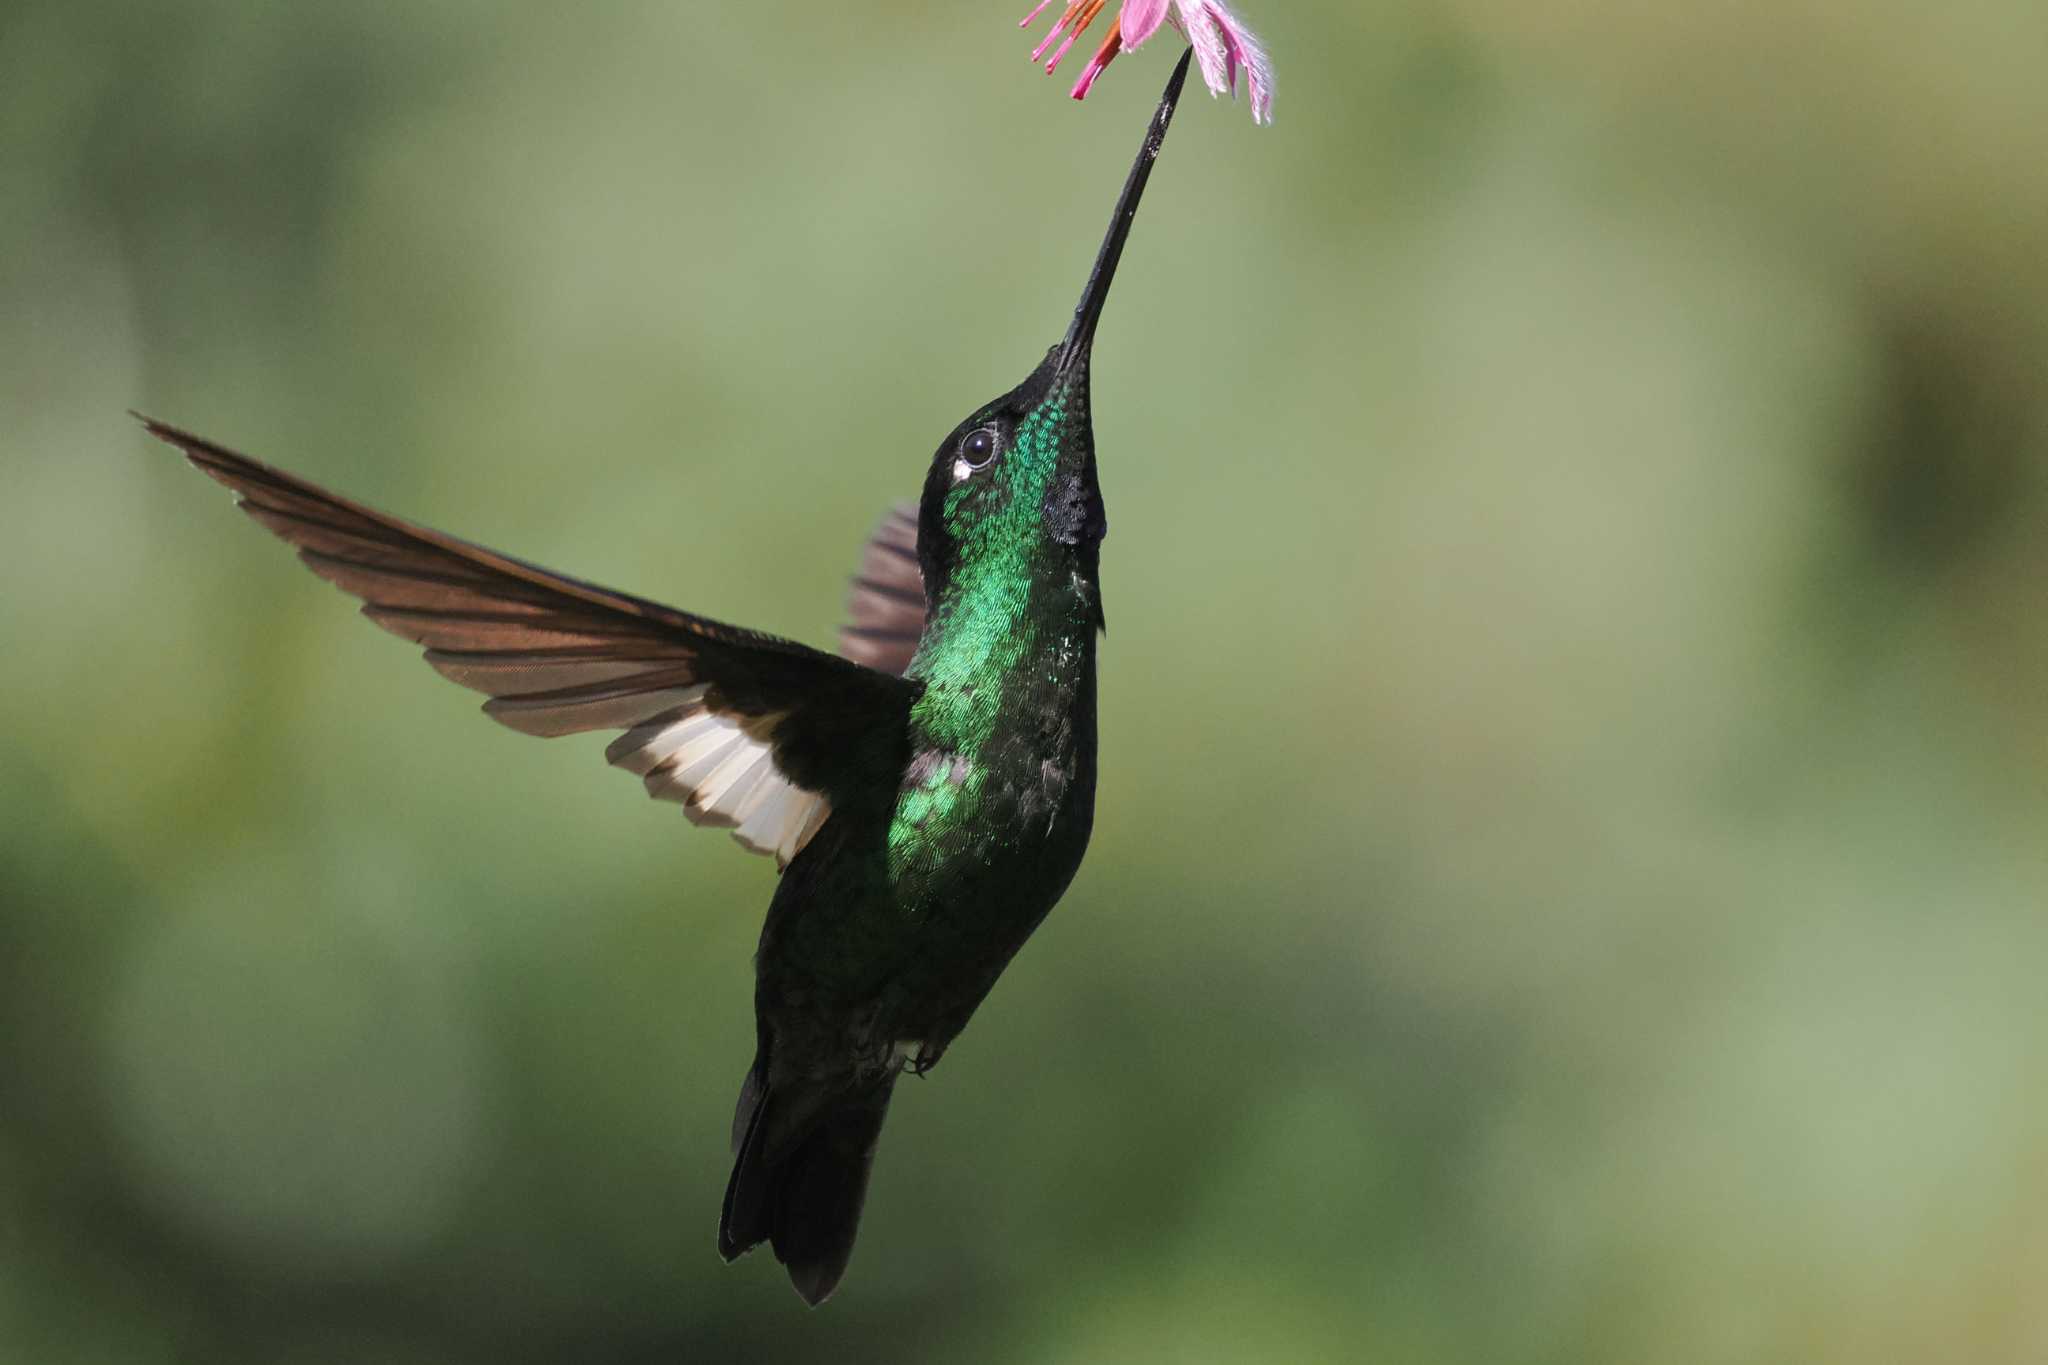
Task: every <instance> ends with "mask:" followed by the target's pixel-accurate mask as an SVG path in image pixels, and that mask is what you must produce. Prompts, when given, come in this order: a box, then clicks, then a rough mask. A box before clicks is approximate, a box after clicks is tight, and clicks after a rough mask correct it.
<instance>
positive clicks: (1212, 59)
mask: <svg viewBox="0 0 2048 1365" xmlns="http://www.w3.org/2000/svg"><path fill="white" fill-rule="evenodd" d="M1174 5H1175V7H1176V8H1177V9H1179V10H1180V31H1181V32H1182V33H1185V34H1186V35H1187V39H1188V45H1189V46H1190V47H1192V48H1194V50H1195V64H1196V65H1198V66H1200V67H1201V68H1202V84H1204V85H1206V86H1208V87H1209V93H1210V94H1212V95H1220V94H1222V93H1223V92H1224V91H1226V90H1228V89H1230V49H1229V48H1227V47H1225V46H1224V44H1223V31H1222V30H1221V29H1219V28H1218V27H1217V26H1216V20H1215V18H1214V16H1212V15H1211V14H1210V13H1209V9H1210V7H1209V5H1208V3H1207V0H1174Z"/></svg>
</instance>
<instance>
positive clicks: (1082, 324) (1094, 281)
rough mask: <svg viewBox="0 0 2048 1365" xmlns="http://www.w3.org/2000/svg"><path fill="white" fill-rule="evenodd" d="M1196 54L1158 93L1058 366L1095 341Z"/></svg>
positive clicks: (1183, 59) (1183, 57) (1188, 55)
mask: <svg viewBox="0 0 2048 1365" xmlns="http://www.w3.org/2000/svg"><path fill="white" fill-rule="evenodd" d="M1194 55H1195V50H1194V49H1193V48H1189V49H1188V50H1187V51H1185V52H1183V53H1181V54H1180V63H1179V65H1177V66H1175V67H1174V68H1173V76H1172V78H1171V79H1169V80H1168V81H1167V82H1166V93H1165V94H1164V95H1161V96H1160V97H1159V108H1158V109H1157V110H1156V111H1154V113H1153V115H1152V122H1151V124H1150V125H1149V126H1148V127H1147V128H1146V129H1145V141H1144V142H1143V143H1142V144H1140V145H1139V147H1138V159H1137V160H1136V161H1134V162H1132V163H1131V174H1130V177H1129V178H1128V179H1126V180H1125V181H1124V192H1123V193H1122V194H1121V195H1119V196H1118V197H1117V201H1116V213H1115V214H1114V215H1112V216H1111V218H1110V220H1109V232H1108V234H1107V235H1105V236H1104V237H1103V239H1102V250H1101V251H1099V252H1097V253H1096V255H1095V269H1094V270H1092V271H1090V272H1089V275H1088V287H1087V288H1086V289H1084V290H1082V291H1081V303H1080V306H1079V307H1077V308H1075V309H1074V325H1073V326H1071V327H1069V328H1067V337H1066V340H1065V341H1063V342H1061V343H1060V355H1059V363H1058V365H1057V366H1056V368H1057V369H1060V370H1065V369H1067V368H1069V367H1070V366H1072V365H1074V364H1075V363H1076V362H1078V361H1081V360H1084V359H1086V358H1087V355H1088V348H1089V347H1090V346H1091V345H1093V344H1094V341H1095V324H1096V321H1097V320H1098V319H1100V318H1101V317H1102V302H1103V300H1104V299H1106V298H1108V297H1109V282H1110V280H1111V278H1113V277H1114V276H1115V275H1116V263H1117V260H1118V259H1119V258H1120V257H1121V256H1122V255H1123V254H1124V240H1125V239H1126V238H1127V237H1129V236H1130V235H1131V220H1132V219H1133V218H1136V217H1137V216H1138V197H1139V196H1140V195H1142V194H1144V193H1145V182H1146V181H1147V180H1149V179H1150V178H1151V176H1152V163H1153V162H1154V161H1156V160H1158V159H1159V147H1160V144H1161V143H1163V142H1165V141H1166V125H1167V124H1169V123H1172V122H1173V108H1174V106H1175V105H1176V104H1178V103H1180V88H1181V86H1182V84H1184V83H1185V82H1186V80H1187V78H1188V62H1189V61H1190V60H1192V59H1193V57H1194Z"/></svg>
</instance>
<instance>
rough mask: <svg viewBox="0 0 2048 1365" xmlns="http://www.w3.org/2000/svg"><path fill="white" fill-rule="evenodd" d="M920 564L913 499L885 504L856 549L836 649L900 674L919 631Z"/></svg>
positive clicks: (921, 599) (914, 648)
mask: <svg viewBox="0 0 2048 1365" xmlns="http://www.w3.org/2000/svg"><path fill="white" fill-rule="evenodd" d="M924 617H925V600H924V570H923V569H921V568H919V567H918V562H917V504H916V503H914V502H901V503H898V504H896V506H894V507H892V508H890V509H889V515H887V516H885V517H883V518H882V524H881V525H879V526H877V527H876V528H875V532H874V534H873V535H871V536H869V537H868V543H867V545H866V546H864V547H863V548H862V550H861V556H860V572H859V573H858V574H856V575H855V576H854V580H853V586H852V588H851V589H850V590H849V591H848V592H847V594H846V618H847V619H846V624H845V625H843V626H841V627H840V628H839V652H840V653H841V654H844V655H845V656H846V657H847V658H849V659H852V660H853V661H854V662H855V663H862V664H866V665H867V666H868V667H869V668H878V669H880V670H881V671H882V672H884V673H896V674H901V673H902V672H903V670H904V669H906V668H908V667H910V656H911V655H913V654H915V653H917V641H918V637H919V636H921V635H923V634H924Z"/></svg>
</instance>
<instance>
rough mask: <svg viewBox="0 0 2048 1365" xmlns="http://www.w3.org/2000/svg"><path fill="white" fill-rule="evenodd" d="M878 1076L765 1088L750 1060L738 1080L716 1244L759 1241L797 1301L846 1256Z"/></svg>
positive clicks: (878, 1112)
mask: <svg viewBox="0 0 2048 1365" xmlns="http://www.w3.org/2000/svg"><path fill="white" fill-rule="evenodd" d="M895 1084H896V1076H895V1073H893V1072H891V1073H890V1074H888V1075H887V1076H885V1077H884V1078H883V1079H882V1080H880V1081H879V1082H874V1083H865V1084H861V1085H857V1086H854V1087H852V1088H845V1087H839V1086H832V1085H830V1084H829V1083H827V1082H809V1083H805V1084H803V1085H802V1086H800V1087H795V1088H792V1087H783V1088H781V1089H774V1090H771V1089H769V1088H768V1086H767V1085H766V1083H765V1082H764V1081H763V1079H762V1067H761V1064H760V1063H759V1062H756V1063H755V1065H754V1069H753V1070H752V1071H750V1072H748V1073H747V1082H746V1085H745V1086H744V1087H742V1089H741V1090H740V1105H739V1113H738V1115H737V1116H736V1120H735V1122H734V1131H735V1136H736V1141H735V1144H734V1145H735V1146H736V1147H737V1148H738V1149H739V1156H738V1158H737V1159H736V1160H735V1161H734V1162H733V1168H732V1179H731V1180H730V1181H728V1182H727V1183H726V1187H725V1209H724V1213H723V1216H722V1217H721V1218H720V1220H719V1225H718V1252H719V1255H721V1256H723V1257H724V1258H725V1259H726V1260H728V1261H731V1260H733V1259H735V1258H737V1257H739V1256H742V1255H744V1254H746V1253H747V1252H749V1251H752V1250H753V1249H754V1248H755V1247H757V1246H759V1245H760V1244H761V1243H762V1242H768V1243H770V1244H771V1245H773V1247H774V1248H775V1259H776V1260H778V1261H780V1262H782V1264H783V1265H784V1266H786V1267H788V1269H789V1278H790V1282H791V1283H792V1284H794V1285H795V1286H796V1292H797V1293H798V1294H800V1295H802V1296H803V1300H804V1302H805V1303H808V1304H810V1305H811V1306H812V1307H813V1308H815V1307H817V1306H818V1305H819V1304H821V1303H823V1302H824V1301H825V1300H826V1299H827V1298H829V1297H830V1296H831V1294H832V1291H833V1290H834V1289H836V1288H838V1286H839V1278H840V1276H842V1275H844V1274H845V1273H846V1264H847V1262H848V1261H850V1260H852V1259H853V1239H854V1234H855V1233H856V1232H858V1231H859V1229H860V1210H861V1204H862V1203H863V1202H864V1201H865V1200H866V1198H867V1192H868V1171H869V1170H870V1168H871V1167H872V1166H873V1164H874V1159H875V1144H876V1142H877V1141H878V1140H879V1139H880V1138H881V1135H882V1120H883V1119H884V1118H885V1117H887V1116H888V1113H889V1096H890V1093H891V1092H892V1091H893V1090H894V1089H895Z"/></svg>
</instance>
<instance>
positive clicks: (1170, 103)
mask: <svg viewBox="0 0 2048 1365" xmlns="http://www.w3.org/2000/svg"><path fill="white" fill-rule="evenodd" d="M1192 55H1193V52H1192V49H1190V51H1189V52H1186V53H1183V54H1182V55H1181V59H1180V63H1179V65H1177V66H1176V67H1175V68H1174V71H1173V76H1172V79H1170V80H1169V81H1168V82H1167V84H1166V93H1165V95H1164V96H1163V97H1162V98H1161V99H1160V101H1159V107H1158V109H1157V110H1156V111H1154V113H1153V115H1152V121H1151V123H1150V125H1149V126H1148V127H1147V128H1146V130H1145V140H1144V143H1143V144H1142V145H1141V146H1140V147H1139V149H1138V159H1137V161H1136V162H1134V163H1133V164H1132V166H1131V172H1130V175H1129V177H1128V178H1127V179H1126V180H1125V181H1124V188H1123V193H1122V195H1121V196H1120V197H1119V198H1118V200H1117V205H1116V212H1115V214H1114V215H1113V216H1112V217H1111V218H1110V222H1109V231H1108V233H1107V234H1106V235H1105V236H1104V237H1103V241H1102V248H1101V250H1100V251H1099V252H1097V253H1096V257H1095V265H1094V268H1093V269H1092V270H1091V271H1090V272H1089V276H1088V283H1087V286H1086V287H1085V288H1084V289H1083V290H1082V292H1081V302H1080V304H1079V305H1078V306H1077V307H1076V308H1075V309H1074V320H1073V322H1072V324H1071V325H1070V326H1069V327H1068V328H1067V334H1066V335H1065V336H1064V337H1062V338H1061V339H1060V341H1059V343H1058V344H1057V345H1055V346H1054V347H1053V348H1052V349H1051V350H1049V351H1047V352H1046V355H1045V359H1044V360H1042V361H1040V362H1039V364H1038V368H1036V369H1034V370H1033V371H1032V372H1031V374H1030V375H1029V376H1028V377H1026V379H1025V380H1024V382H1023V383H1021V384H1019V385H1018V386H1017V387H1016V388H1014V389H1011V390H1010V391H1009V392H1008V393H1006V394H1004V395H1003V396H1002V397H1000V398H997V399H995V400H994V401H993V402H990V403H987V404H984V405H983V406H982V407H981V408H979V409H977V410H976V411H975V412H974V413H973V414H971V415H970V416H969V417H968V418H967V419H966V420H965V421H963V422H961V423H960V425H959V426H957V427H955V428H953V430H952V432H951V433H949V434H948V435H947V437H946V439H945V440H944V441H942V442H941V443H940V444H939V448H938V451H937V453H936V454H934V455H933V457H932V466H931V471H930V472H929V473H928V474H927V475H926V476H925V483H924V496H923V498H922V500H921V501H920V503H919V508H918V537H917V539H918V559H919V561H920V564H921V567H922V568H923V570H924V581H925V591H926V592H927V594H928V595H929V596H930V597H931V598H932V600H933V601H938V600H940V599H941V597H942V596H943V594H944V590H945V588H946V586H947V585H948V584H949V583H951V582H953V580H954V579H955V578H956V576H957V575H958V574H959V573H960V571H961V570H962V569H964V568H967V567H969V566H970V565H973V566H983V565H986V566H987V567H989V568H990V569H993V568H994V567H995V566H996V565H997V564H999V563H1000V564H1008V565H1011V566H1014V568H1013V570H1012V572H1011V573H1010V575H1009V576H1010V577H1011V578H1012V580H1013V581H1017V582H1020V583H1021V582H1022V581H1023V580H1024V579H1026V578H1028V577H1029V576H1030V575H1031V573H1032V572H1033V571H1034V570H1036V569H1038V568H1041V567H1042V566H1044V565H1045V564H1046V563H1047V561H1048V560H1057V559H1061V558H1064V559H1066V560H1067V561H1068V562H1069V564H1070V566H1071V567H1072V569H1074V570H1075V571H1077V572H1079V573H1082V574H1084V575H1085V576H1086V577H1087V579H1088V580H1089V581H1090V582H1091V583H1092V582H1093V580H1094V578H1095V573H1096V567H1097V564H1098V562H1099V554H1098V551H1099V547H1100V546H1101V544H1102V538H1103V536H1104V535H1105V534H1107V532H1108V530H1109V522H1108V519H1107V517H1106V516H1105V514H1104V512H1103V507H1102V489H1101V487H1100V486H1099V485H1098V484H1097V482H1096V477H1095V431H1094V427H1093V425H1092V423H1091V422H1090V420H1089V410H1088V360H1089V354H1090V352H1091V350H1092V348H1093V347H1094V344H1095V325H1096V323H1097V321H1099V320H1100V318H1101V316H1102V305H1103V301H1104V300H1105V299H1107V298H1108V297H1109V285H1110V280H1111V279H1112V278H1113V277H1114V276H1115V274H1116V266H1117V260H1118V259H1119V258H1120V257H1121V256H1122V255H1123V249H1124V241H1125V239H1126V238H1127V237H1128V236H1129V235H1130V231H1131V220H1132V219H1133V218H1134V217H1135V216H1136V214H1137V211H1138V199H1139V197H1140V196H1141V195H1142V194H1143V193H1144V191H1145V181H1146V180H1147V178H1148V177H1150V175H1151V173H1152V163H1153V161H1154V160H1155V159H1156V158H1157V157H1158V155H1159V147H1160V144H1161V143H1162V142H1164V141H1165V138H1166V128H1167V125H1168V124H1169V123H1170V122H1172V120H1173V109H1174V105H1175V103H1176V102H1177V101H1178V100H1179V98H1180V91H1181V84H1182V82H1183V81H1185V80H1186V79H1187V72H1188V59H1189V57H1191V56H1192Z"/></svg>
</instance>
